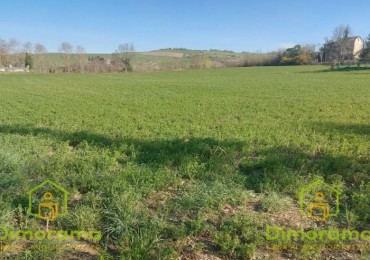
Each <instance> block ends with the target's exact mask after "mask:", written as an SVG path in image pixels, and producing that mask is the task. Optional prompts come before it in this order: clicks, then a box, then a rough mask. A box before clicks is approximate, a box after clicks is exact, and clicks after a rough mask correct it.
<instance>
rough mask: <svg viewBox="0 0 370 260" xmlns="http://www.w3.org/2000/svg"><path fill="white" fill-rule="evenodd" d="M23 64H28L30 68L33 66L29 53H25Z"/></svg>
mask: <svg viewBox="0 0 370 260" xmlns="http://www.w3.org/2000/svg"><path fill="white" fill-rule="evenodd" d="M24 65H25V66H26V67H27V66H29V69H30V70H31V69H32V68H33V59H32V55H31V54H30V53H26V58H25V60H24Z"/></svg>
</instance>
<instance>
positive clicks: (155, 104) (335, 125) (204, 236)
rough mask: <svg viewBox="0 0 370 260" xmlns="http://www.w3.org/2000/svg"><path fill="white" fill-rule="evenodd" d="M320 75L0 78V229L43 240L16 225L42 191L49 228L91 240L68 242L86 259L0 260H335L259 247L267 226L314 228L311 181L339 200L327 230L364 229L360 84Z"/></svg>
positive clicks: (367, 188)
mask: <svg viewBox="0 0 370 260" xmlns="http://www.w3.org/2000/svg"><path fill="white" fill-rule="evenodd" d="M325 69H326V68H324V67H320V66H302V67H259V68H233V69H210V70H199V71H180V72H170V73H169V72H156V73H141V74H135V73H132V74H129V73H125V74H86V75H84V74H69V75H68V74H54V75H52V74H36V73H28V74H17V75H16V74H0V108H1V109H0V190H1V193H0V212H1V214H0V226H7V227H13V228H14V229H15V230H17V229H27V230H30V229H38V228H44V227H45V222H44V221H42V220H38V219H36V218H32V217H28V216H26V210H27V207H28V200H27V199H28V198H27V192H28V191H29V190H30V189H32V188H33V187H35V186H37V185H38V184H40V183H41V182H43V181H44V180H47V179H49V180H51V181H53V182H55V183H58V184H59V185H60V186H62V187H63V188H65V189H66V190H68V192H69V197H68V199H69V202H68V210H69V214H68V215H66V216H64V217H60V218H58V219H57V220H56V221H54V222H51V223H50V228H51V229H54V230H58V229H64V230H90V229H95V230H101V231H102V234H103V238H102V240H101V242H100V243H93V242H89V241H83V242H81V241H80V242H77V241H75V243H79V244H82V243H83V245H84V246H85V247H84V249H85V250H77V249H73V250H71V249H68V248H66V249H65V250H32V249H31V245H30V244H27V245H25V246H24V247H23V248H22V249H19V250H8V251H6V250H1V251H0V257H2V258H8V259H14V258H15V257H18V258H19V259H26V258H27V259H58V258H59V259H65V258H68V257H69V258H73V257H74V259H76V258H78V259H95V258H99V256H100V255H101V256H103V257H104V259H113V257H120V258H122V259H176V258H178V257H183V259H219V258H221V259H248V258H252V257H255V258H257V259H269V258H271V259H279V258H284V257H293V258H301V259H307V257H308V256H312V257H313V258H320V257H322V256H323V255H325V254H330V255H335V254H338V257H339V256H343V255H344V254H343V252H336V251H333V252H328V251H327V250H323V251H322V252H321V251H320V250H312V251H303V250H298V251H289V250H288V251H283V252H280V251H273V250H269V249H267V248H266V245H268V243H267V242H266V239H265V226H266V225H267V224H268V225H272V224H275V225H281V226H286V227H300V228H302V227H303V228H306V229H310V228H311V229H312V228H313V229H315V228H317V227H318V225H319V224H318V223H317V222H315V221H311V220H308V219H307V218H305V217H302V216H300V213H299V206H298V195H297V193H298V191H299V190H300V189H301V188H303V187H305V185H307V184H308V183H309V182H310V181H313V180H316V178H318V177H319V178H322V179H323V180H325V181H326V182H328V183H330V184H332V185H334V186H335V187H336V188H337V189H338V190H340V192H341V193H342V197H341V210H340V214H339V216H338V217H335V218H332V219H330V221H328V223H326V224H327V225H329V226H332V227H346V228H349V227H351V228H357V229H366V228H367V229H370V227H369V222H370V211H369V207H370V195H369V194H370V182H369V179H370V176H369V173H370V117H369V112H370V102H369V101H370V89H369V78H370V71H369V70H362V71H341V72H327V71H325ZM17 243H19V244H22V241H19V242H17ZM41 243H43V242H40V244H41ZM48 243H49V244H55V243H56V241H49V242H48ZM7 244H8V242H7V241H0V245H1V246H5V245H7ZM70 244H72V242H70ZM300 246H302V245H300ZM360 253H361V254H360ZM366 256H367V252H365V251H362V252H352V253H351V257H355V258H357V257H358V258H360V257H366Z"/></svg>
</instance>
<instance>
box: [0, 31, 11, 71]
mask: <svg viewBox="0 0 370 260" xmlns="http://www.w3.org/2000/svg"><path fill="white" fill-rule="evenodd" d="M8 54H9V44H8V43H7V41H6V40H3V39H1V38H0V63H1V64H2V65H4V66H8V63H9V56H8Z"/></svg>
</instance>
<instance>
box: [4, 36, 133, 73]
mask: <svg viewBox="0 0 370 260" xmlns="http://www.w3.org/2000/svg"><path fill="white" fill-rule="evenodd" d="M58 51H59V52H60V54H61V56H62V58H63V65H55V64H54V65H50V64H48V63H47V59H46V54H47V53H48V50H47V49H46V47H45V46H44V45H43V44H41V43H36V44H32V43H31V42H26V43H23V44H22V43H21V42H20V41H18V40H17V39H10V40H8V41H7V40H4V39H2V38H0V65H2V66H4V67H9V66H14V67H28V68H30V69H33V70H36V71H39V72H51V73H53V72H65V73H70V72H81V73H83V72H124V71H129V72H130V71H132V70H133V66H132V59H133V57H134V54H135V47H134V45H133V44H132V43H124V44H120V45H118V47H117V49H116V50H115V51H114V53H112V55H111V56H110V57H109V58H100V59H99V58H97V56H96V57H90V58H88V56H87V54H86V49H85V47H83V46H81V45H77V46H76V47H74V46H73V45H72V44H70V43H69V42H62V43H61V44H60V45H59V48H58Z"/></svg>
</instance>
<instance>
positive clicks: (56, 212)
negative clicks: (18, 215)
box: [27, 180, 68, 221]
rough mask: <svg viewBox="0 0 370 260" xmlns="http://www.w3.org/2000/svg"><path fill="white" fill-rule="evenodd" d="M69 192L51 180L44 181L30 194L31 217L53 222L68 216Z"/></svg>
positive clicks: (29, 208) (28, 212)
mask: <svg viewBox="0 0 370 260" xmlns="http://www.w3.org/2000/svg"><path fill="white" fill-rule="evenodd" d="M67 200H68V192H67V191H66V190H65V189H63V188H62V187H60V186H59V185H57V184H55V183H54V182H51V181H49V180H47V181H44V182H43V183H41V184H40V185H38V186H36V187H35V188H33V189H32V190H30V191H29V192H28V210H27V214H28V215H29V216H34V217H37V218H39V219H42V220H46V221H49V220H50V221H53V220H55V219H56V218H57V217H59V216H64V215H66V214H67V211H68V207H67V203H68V201H67Z"/></svg>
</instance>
